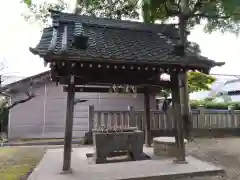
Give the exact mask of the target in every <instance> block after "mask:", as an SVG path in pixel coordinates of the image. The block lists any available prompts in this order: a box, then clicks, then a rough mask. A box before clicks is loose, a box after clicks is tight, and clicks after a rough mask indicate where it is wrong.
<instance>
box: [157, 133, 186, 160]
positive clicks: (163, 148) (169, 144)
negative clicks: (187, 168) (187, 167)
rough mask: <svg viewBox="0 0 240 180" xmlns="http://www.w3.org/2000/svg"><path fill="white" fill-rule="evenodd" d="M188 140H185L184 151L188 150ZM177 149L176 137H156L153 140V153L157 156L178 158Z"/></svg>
mask: <svg viewBox="0 0 240 180" xmlns="http://www.w3.org/2000/svg"><path fill="white" fill-rule="evenodd" d="M186 143H187V140H186V139H184V150H186ZM177 151H178V149H177V147H176V145H175V138H174V137H155V138H153V152H154V154H155V155H157V156H168V157H176V155H177Z"/></svg>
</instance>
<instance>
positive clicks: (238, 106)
mask: <svg viewBox="0 0 240 180" xmlns="http://www.w3.org/2000/svg"><path fill="white" fill-rule="evenodd" d="M200 105H202V106H203V107H204V108H205V109H228V107H229V106H232V107H233V109H234V110H240V102H229V103H216V102H211V101H191V102H190V106H191V108H192V109H196V108H197V107H198V106H200Z"/></svg>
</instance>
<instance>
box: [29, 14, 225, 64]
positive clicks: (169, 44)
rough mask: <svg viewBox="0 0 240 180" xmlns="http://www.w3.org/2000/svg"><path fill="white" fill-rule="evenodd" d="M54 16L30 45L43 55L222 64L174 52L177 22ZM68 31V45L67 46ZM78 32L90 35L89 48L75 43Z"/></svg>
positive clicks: (91, 58)
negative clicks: (175, 24)
mask: <svg viewBox="0 0 240 180" xmlns="http://www.w3.org/2000/svg"><path fill="white" fill-rule="evenodd" d="M52 18H53V25H52V27H49V28H45V29H44V30H43V34H42V37H41V40H40V42H39V44H38V45H37V46H36V48H34V49H33V48H31V49H30V50H31V52H33V53H35V54H38V55H40V56H42V57H46V55H49V52H51V54H52V55H54V56H55V57H56V56H59V57H61V55H62V53H65V55H67V57H68V59H69V60H70V59H71V60H81V61H99V62H103V61H104V62H106V61H115V62H123V61H124V62H131V63H132V62H134V63H156V64H168V65H171V64H180V65H183V66H188V65H192V66H196V67H198V66H199V67H208V68H211V67H213V66H216V65H222V64H217V63H215V62H214V61H212V60H208V59H206V58H203V57H200V56H197V55H195V54H193V53H187V56H186V57H185V58H182V57H179V56H176V55H173V54H172V51H173V49H174V46H173V45H174V42H176V40H177V38H178V35H177V34H178V32H177V29H176V28H174V27H173V25H163V24H143V23H139V22H131V21H120V20H109V19H103V18H94V17H91V16H79V15H74V14H66V13H53V14H52ZM65 31H67V45H66V47H65V48H63V44H64V41H65V40H66V39H65V38H64V35H65ZM76 34H84V35H85V36H88V37H89V39H88V48H87V49H86V50H80V49H76V48H75V47H74V45H73V41H74V37H75V35H76ZM54 37H56V41H54Z"/></svg>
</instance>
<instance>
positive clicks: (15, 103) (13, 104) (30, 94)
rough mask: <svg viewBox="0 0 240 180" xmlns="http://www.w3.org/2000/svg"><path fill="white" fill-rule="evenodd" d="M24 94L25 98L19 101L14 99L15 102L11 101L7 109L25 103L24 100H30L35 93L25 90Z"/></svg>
mask: <svg viewBox="0 0 240 180" xmlns="http://www.w3.org/2000/svg"><path fill="white" fill-rule="evenodd" d="M26 95H27V98H25V99H21V100H19V101H16V102H14V103H12V104H11V105H10V106H8V107H7V109H8V110H9V109H12V108H13V107H15V106H16V105H18V104H22V103H25V102H27V101H29V100H31V99H32V98H34V97H36V95H34V94H32V93H30V92H26Z"/></svg>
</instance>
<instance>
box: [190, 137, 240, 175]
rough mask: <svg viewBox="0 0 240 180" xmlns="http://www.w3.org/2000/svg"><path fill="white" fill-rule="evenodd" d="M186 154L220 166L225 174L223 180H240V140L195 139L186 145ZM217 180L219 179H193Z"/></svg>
mask: <svg viewBox="0 0 240 180" xmlns="http://www.w3.org/2000/svg"><path fill="white" fill-rule="evenodd" d="M188 154H189V155H193V156H195V157H197V158H199V159H201V160H205V161H208V162H211V163H214V164H216V165H220V166H222V167H223V168H224V170H225V171H226V173H227V177H226V178H224V179H225V180H240V138H222V139H219V138H213V139H196V140H195V141H194V142H191V143H189V144H188ZM200 179H201V180H203V179H204V180H218V179H221V178H220V177H210V178H208V177H204V178H194V180H200Z"/></svg>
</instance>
